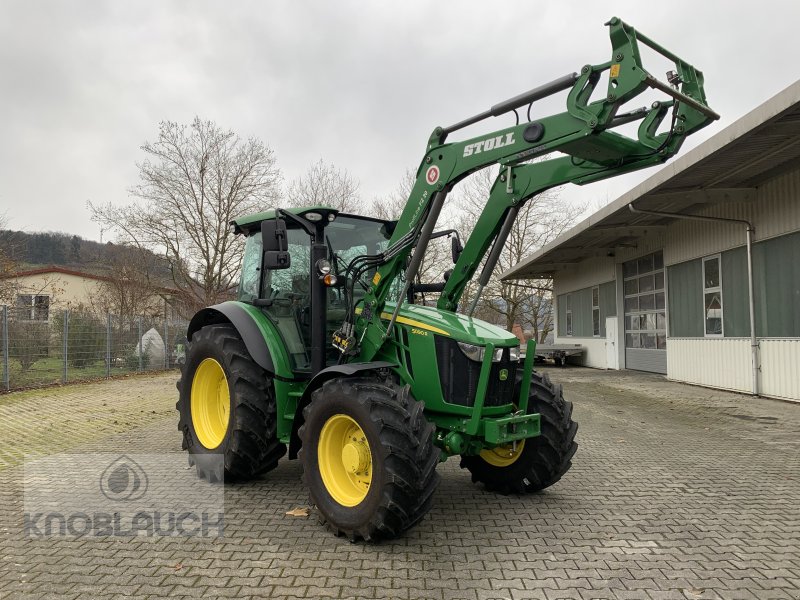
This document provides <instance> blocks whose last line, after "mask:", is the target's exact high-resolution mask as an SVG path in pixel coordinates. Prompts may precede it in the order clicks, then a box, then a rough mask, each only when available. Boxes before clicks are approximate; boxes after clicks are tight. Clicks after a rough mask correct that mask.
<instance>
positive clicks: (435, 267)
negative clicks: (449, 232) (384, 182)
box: [368, 169, 452, 304]
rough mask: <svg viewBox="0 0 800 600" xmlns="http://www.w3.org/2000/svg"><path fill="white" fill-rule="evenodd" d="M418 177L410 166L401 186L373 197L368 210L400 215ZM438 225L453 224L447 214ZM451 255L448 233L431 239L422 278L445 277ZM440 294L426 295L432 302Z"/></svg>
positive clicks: (441, 227) (378, 214)
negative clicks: (385, 193) (386, 193)
mask: <svg viewBox="0 0 800 600" xmlns="http://www.w3.org/2000/svg"><path fill="white" fill-rule="evenodd" d="M416 180H417V177H416V173H415V172H414V171H413V170H412V169H406V171H405V173H404V174H403V176H402V177H401V179H400V181H399V182H398V184H397V187H396V188H395V189H394V190H393V191H392V192H390V193H389V194H388V195H386V196H379V197H377V198H375V199H373V201H372V205H371V207H370V210H369V211H368V212H369V214H370V215H371V216H374V217H377V218H379V219H386V220H395V219H399V218H400V216H401V214H402V213H403V209H405V207H406V204H408V199H409V198H410V196H411V190H412V189H413V188H414V184H415V183H416ZM437 225H438V226H437V230H438V231H442V230H444V229H449V228H452V225H451V223H450V222H449V220H448V219H447V218H446V217H442V218H440V219H439V222H438V224H437ZM450 256H451V255H450V240H449V238H448V237H440V238H436V239H433V240H431V241H430V243H429V244H428V247H427V249H426V251H425V256H424V258H423V259H422V263H420V266H419V273H418V276H417V279H418V281H419V282H422V283H436V282H440V281H442V278H443V276H444V272H445V271H447V270H448V269H450V268H451V267H452V262H451V258H450ZM437 296H438V294H428V295H426V297H425V301H426V303H428V304H430V303H431V302H432V301H433V299H435V298H436V297H437Z"/></svg>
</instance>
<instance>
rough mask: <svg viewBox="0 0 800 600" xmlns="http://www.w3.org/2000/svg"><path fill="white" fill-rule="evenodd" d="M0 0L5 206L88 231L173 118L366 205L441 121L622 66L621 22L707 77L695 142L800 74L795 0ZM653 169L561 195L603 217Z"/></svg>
mask: <svg viewBox="0 0 800 600" xmlns="http://www.w3.org/2000/svg"><path fill="white" fill-rule="evenodd" d="M0 7H1V8H2V13H0V14H2V18H1V19H0V73H2V88H0V90H1V91H0V117H1V118H2V123H3V127H2V129H0V215H3V214H5V217H6V219H7V221H8V226H9V227H11V228H14V229H22V230H26V231H40V230H58V231H66V232H69V233H75V234H78V235H81V236H83V237H86V238H89V239H98V237H99V230H98V228H97V226H96V225H94V224H93V223H91V221H90V220H89V214H88V211H87V210H86V207H85V204H86V200H87V199H91V200H92V201H94V202H106V201H111V202H115V203H116V202H119V203H125V202H129V201H130V198H129V196H128V192H127V190H128V188H129V187H130V186H131V185H133V184H134V183H136V180H137V169H136V166H135V164H136V162H137V161H140V160H141V159H142V158H143V154H142V152H141V150H140V149H139V147H140V146H141V144H142V143H143V142H144V141H145V140H153V139H154V138H155V136H156V133H157V124H158V122H159V121H161V120H165V119H169V120H174V121H179V122H185V123H189V122H190V121H191V120H192V118H193V116H194V115H199V116H201V117H203V118H208V119H212V120H214V121H216V122H217V123H218V124H219V125H221V126H223V127H226V128H231V129H233V130H234V131H236V132H237V133H239V134H240V135H241V136H243V137H248V136H256V137H259V138H261V139H263V140H264V141H265V142H266V143H267V144H268V145H270V146H271V147H272V148H273V149H274V150H275V152H276V155H277V159H278V164H279V166H280V168H281V169H282V171H283V173H284V177H285V178H286V180H287V181H290V180H291V179H292V178H293V177H295V176H297V175H298V174H300V173H302V172H303V171H304V170H305V169H306V168H307V167H308V166H309V164H310V163H312V162H314V161H316V160H318V159H319V158H324V159H325V160H326V161H327V162H332V163H334V164H336V165H337V166H339V167H344V168H346V169H348V170H349V171H350V172H351V173H352V174H353V175H354V176H356V177H357V178H358V179H359V180H360V181H361V193H362V195H363V196H364V197H365V198H367V199H370V198H372V197H373V196H376V195H382V194H386V193H388V192H390V191H391V190H393V189H394V188H395V187H396V185H397V183H398V181H399V179H400V178H401V176H402V174H403V172H404V171H405V169H406V168H408V167H414V168H416V166H417V165H418V163H419V161H420V159H421V157H422V154H423V152H424V149H425V144H426V141H427V139H428V136H429V135H430V132H431V131H432V129H433V128H434V127H435V126H436V125H447V124H450V123H453V122H455V121H458V120H460V119H462V118H464V117H467V116H469V115H471V114H474V113H476V112H479V111H482V110H484V109H486V108H488V107H489V106H491V105H492V104H494V103H496V102H497V101H499V100H503V99H505V98H507V97H510V96H513V95H516V94H517V93H519V92H522V91H525V90H527V89H529V88H531V87H534V86H536V85H539V84H541V83H544V82H546V81H549V80H551V79H554V78H556V77H559V76H561V75H564V74H565V73H568V72H572V71H577V70H579V69H580V67H581V66H582V65H584V64H586V63H600V62H605V61H606V60H608V59H609V58H610V55H609V47H610V46H609V41H608V35H607V29H606V28H605V27H604V26H603V23H604V22H605V21H606V20H608V18H609V17H611V16H613V15H616V16H619V17H621V18H623V19H624V20H626V21H628V22H629V23H631V24H632V25H634V26H635V27H636V28H638V29H640V30H641V31H642V32H644V33H646V34H647V35H649V36H650V37H651V38H653V39H655V40H656V41H658V42H660V43H662V44H663V45H664V46H666V47H667V48H669V49H670V50H672V51H674V52H675V53H677V54H679V55H681V56H683V57H684V58H685V59H686V60H688V61H689V62H692V63H693V64H694V65H695V66H697V67H698V68H700V69H702V70H703V71H704V73H705V77H706V91H707V94H708V99H709V101H710V103H711V105H712V106H713V107H714V108H715V109H716V110H717V111H718V112H720V113H721V114H722V121H721V122H720V123H717V124H714V125H713V126H711V127H709V128H707V129H706V130H704V131H703V132H701V133H700V134H698V135H697V136H695V137H696V138H697V140H695V141H693V142H692V143H691V144H689V145H687V146H686V147H691V146H693V145H695V144H696V143H697V142H698V141H701V140H702V139H705V138H706V137H707V136H709V135H712V134H713V133H714V132H716V131H719V130H720V129H721V128H722V127H724V126H725V125H727V124H729V123H731V122H732V121H733V120H735V119H737V118H738V117H740V116H742V115H743V114H745V113H746V112H748V111H749V110H751V109H753V108H754V107H755V106H756V105H758V104H759V103H761V102H763V101H764V100H766V99H767V98H769V97H770V96H772V95H774V94H775V93H777V92H779V91H780V90H782V89H783V88H785V87H786V86H788V85H789V84H791V83H792V82H794V81H795V80H796V79H798V78H800V67H799V66H798V62H797V58H798V51H797V42H798V40H797V38H798V23H800V2H797V1H796V0H782V1H772V0H761V1H760V2H758V3H753V2H747V3H745V2H722V1H704V0H700V1H698V0H694V1H691V2H690V1H685V0H672V1H670V2H653V1H647V2H645V1H641V0H638V1H630V2H582V1H575V2H556V1H550V2H547V1H545V0H539V1H535V2H534V1H532V0H527V1H505V2H492V3H490V2H466V1H459V2H455V1H453V2H445V1H438V2H420V1H408V0H406V1H404V2H380V3H379V2H372V3H369V2H365V1H364V0H361V1H360V2H355V1H353V2H350V1H347V2H345V1H334V0H330V1H327V2H322V1H319V2H302V1H293V2H289V1H287V2H242V1H237V2H221V1H220V2H199V1H196V0H192V1H172V2H170V1H164V0H161V1H158V2H156V1H136V2H133V1H128V2H123V1H115V2H99V1H97V2H92V1H84V2H61V1H43V0H39V1H36V2H32V1H29V0H18V1H9V0H0ZM656 74H657V75H659V76H661V75H663V74H662V73H660V72H657V73H656ZM560 102H563V98H562V99H561V100H560ZM562 106H563V104H560V105H555V104H548V103H545V104H544V105H543V106H541V107H537V108H536V110H535V111H534V115H540V116H543V114H544V113H543V112H538V111H547V112H553V111H560V110H563V108H561V107H562ZM508 124H511V122H510V121H508V120H505V119H501V118H498V119H494V120H493V122H492V123H491V128H492V129H495V128H500V127H504V126H507V125H508ZM453 139H456V138H453ZM652 172H654V171H653V170H649V171H646V172H645V175H638V174H637V175H633V176H627V177H621V178H618V179H615V180H611V181H608V182H602V183H597V184H593V185H591V186H588V187H585V188H576V187H574V186H572V187H569V188H565V189H564V191H563V192H562V193H563V194H564V195H565V197H567V198H568V199H570V201H574V202H583V203H588V204H589V205H591V206H592V207H595V208H596V207H598V206H599V205H602V204H604V203H605V202H607V201H610V200H613V199H614V198H616V197H617V196H618V195H619V194H620V193H622V192H624V191H625V190H627V189H628V188H629V187H631V185H633V184H634V183H636V182H638V181H640V180H641V179H642V178H643V177H644V176H646V175H647V174H652Z"/></svg>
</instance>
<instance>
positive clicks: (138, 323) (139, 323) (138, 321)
mask: <svg viewBox="0 0 800 600" xmlns="http://www.w3.org/2000/svg"><path fill="white" fill-rule="evenodd" d="M136 326H137V328H138V330H139V341H138V342H137V345H138V347H139V372H140V373H141V372H142V371H143V370H144V369H143V366H144V358H143V357H142V355H143V354H144V343H143V342H142V315H139V318H138V319H136Z"/></svg>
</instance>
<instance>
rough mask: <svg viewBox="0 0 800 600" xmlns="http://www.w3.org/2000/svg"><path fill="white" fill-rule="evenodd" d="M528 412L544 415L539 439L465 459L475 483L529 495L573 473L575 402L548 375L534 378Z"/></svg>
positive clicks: (503, 492)
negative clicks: (571, 468) (571, 469)
mask: <svg viewBox="0 0 800 600" xmlns="http://www.w3.org/2000/svg"><path fill="white" fill-rule="evenodd" d="M528 412H529V413H539V414H540V415H541V434H540V435H539V436H538V437H535V438H529V439H527V440H523V441H521V442H518V443H517V444H516V447H514V445H512V444H509V445H507V446H500V447H497V448H494V449H492V450H484V451H483V452H481V453H480V455H478V456H464V457H462V458H461V468H462V469H468V470H469V472H470V473H472V481H473V482H475V483H478V482H480V483H483V484H484V486H485V487H486V489H487V490H490V491H494V492H499V493H501V494H529V493H533V492H538V491H541V490H543V489H545V488H548V487H550V486H551V485H553V484H554V483H556V482H557V481H558V480H559V479H561V477H562V476H563V475H564V473H566V472H567V471H568V470H569V469H570V467H571V466H572V457H573V456H574V455H575V452H576V451H577V450H578V444H577V443H576V442H575V434H576V433H577V431H578V424H577V423H575V422H574V421H573V420H572V402H568V401H566V400H564V394H563V390H562V388H561V386H560V385H559V384H553V383H551V382H550V378H549V377H548V376H547V375H546V374H545V375H540V374H539V373H536V372H533V373H532V374H531V390H530V399H529V400H528Z"/></svg>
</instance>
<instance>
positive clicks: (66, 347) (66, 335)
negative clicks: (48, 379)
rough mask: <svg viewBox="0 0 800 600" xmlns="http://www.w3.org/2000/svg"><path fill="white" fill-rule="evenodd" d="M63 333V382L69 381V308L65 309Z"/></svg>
mask: <svg viewBox="0 0 800 600" xmlns="http://www.w3.org/2000/svg"><path fill="white" fill-rule="evenodd" d="M62 334H63V336H64V340H63V341H64V372H63V373H62V374H61V383H67V355H68V353H69V342H68V340H69V309H68V308H65V309H64V327H62Z"/></svg>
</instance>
